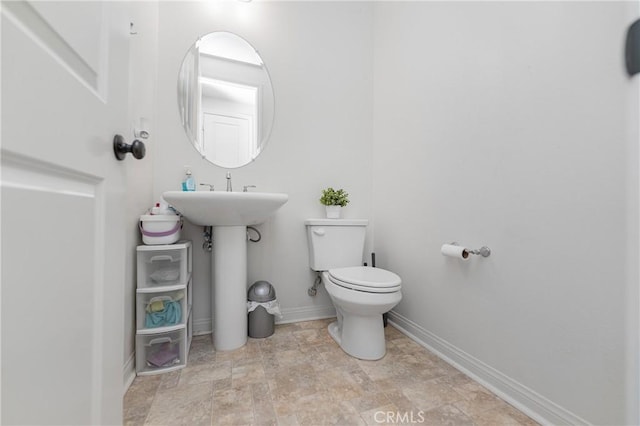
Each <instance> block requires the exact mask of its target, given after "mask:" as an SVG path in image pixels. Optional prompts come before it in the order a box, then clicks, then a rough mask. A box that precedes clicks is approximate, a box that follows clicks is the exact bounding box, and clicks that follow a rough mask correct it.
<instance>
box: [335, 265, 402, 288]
mask: <svg viewBox="0 0 640 426" xmlns="http://www.w3.org/2000/svg"><path fill="white" fill-rule="evenodd" d="M329 278H330V279H331V281H332V282H333V283H334V284H336V285H339V286H342V287H346V288H350V289H353V290H359V291H365V292H369V293H392V292H394V291H398V290H400V287H401V286H400V284H401V283H402V280H401V279H400V277H399V276H397V275H396V274H394V273H393V272H391V271H387V270H386V269H380V268H371V267H366V266H351V267H348V268H336V269H330V270H329Z"/></svg>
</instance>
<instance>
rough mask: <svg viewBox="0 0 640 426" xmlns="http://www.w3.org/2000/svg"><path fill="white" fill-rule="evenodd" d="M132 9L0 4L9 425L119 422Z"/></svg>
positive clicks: (4, 418) (5, 418)
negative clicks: (120, 147) (116, 141)
mask: <svg viewBox="0 0 640 426" xmlns="http://www.w3.org/2000/svg"><path fill="white" fill-rule="evenodd" d="M125 9H126V5H125V4H124V3H120V2H89V1H88V2H66V3H65V2H33V3H29V2H22V1H19V2H17V1H9V2H4V1H3V2H2V38H1V40H2V49H1V50H2V62H1V63H2V151H1V154H2V158H1V167H2V169H1V191H2V192H1V205H0V206H1V214H2V215H1V217H0V219H1V222H2V223H1V237H2V249H1V250H2V251H1V255H2V266H1V275H2V293H1V324H2V325H1V331H2V334H1V336H2V346H1V348H2V352H1V363H2V370H1V385H2V387H1V395H2V397H1V402H2V405H1V419H0V420H1V422H2V424H7V425H8V424H33V425H36V424H37V425H47V424H67V425H70V424H82V425H87V424H119V423H121V422H122V392H123V383H122V366H123V349H122V347H123V316H124V315H123V311H124V309H123V301H124V297H123V281H124V262H125V253H123V248H124V241H125V240H124V235H125V234H124V232H125V231H124V228H123V226H122V223H123V218H122V213H121V209H122V208H123V206H122V200H123V198H124V197H123V195H124V185H125V182H124V168H123V163H122V162H118V161H117V160H116V159H115V157H114V154H113V150H112V139H113V136H114V134H116V133H119V134H122V135H128V132H129V131H128V129H127V123H128V120H127V114H128V113H127V107H128V103H127V102H128V99H127V97H128V96H127V93H128V92H127V91H128V88H127V85H128V84H127V83H128V76H127V74H128V69H129V67H128V48H129V47H128V43H129V37H130V35H129V20H128V17H127V15H126V10H125ZM127 142H130V140H128V141H127ZM127 161H133V160H130V159H127Z"/></svg>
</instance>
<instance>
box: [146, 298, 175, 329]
mask: <svg viewBox="0 0 640 426" xmlns="http://www.w3.org/2000/svg"><path fill="white" fill-rule="evenodd" d="M163 303H164V309H163V310H161V311H158V312H147V315H146V318H145V322H144V325H145V327H147V328H156V327H165V326H169V325H176V324H178V323H179V322H180V320H181V319H182V307H180V302H176V301H171V300H164V301H163Z"/></svg>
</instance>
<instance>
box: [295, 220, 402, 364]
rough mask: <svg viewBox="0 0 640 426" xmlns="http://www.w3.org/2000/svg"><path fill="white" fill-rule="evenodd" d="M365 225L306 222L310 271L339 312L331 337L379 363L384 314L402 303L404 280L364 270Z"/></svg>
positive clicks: (354, 353)
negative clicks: (317, 274) (316, 277)
mask: <svg viewBox="0 0 640 426" xmlns="http://www.w3.org/2000/svg"><path fill="white" fill-rule="evenodd" d="M367 224H368V221H367V220H366V219H308V220H306V221H305V225H306V227H307V239H308V242H309V266H310V267H311V269H313V270H314V271H317V272H318V273H319V274H320V277H321V279H322V283H323V284H324V287H325V289H326V290H327V293H328V294H329V296H330V297H331V301H332V302H333V306H334V307H335V308H336V316H337V320H336V321H335V322H333V323H331V324H329V327H328V331H329V335H330V336H331V337H332V338H333V340H335V341H336V342H337V343H338V345H340V347H341V348H342V350H344V351H345V352H346V353H348V354H349V355H351V356H353V357H356V358H360V359H365V360H376V359H380V358H382V357H383V356H384V355H385V353H386V347H385V338H384V324H383V320H382V314H383V313H385V312H388V311H390V310H391V309H393V307H394V306H396V305H397V304H398V302H400V300H401V299H402V292H401V283H402V280H401V279H400V277H399V276H398V275H396V274H394V273H393V272H390V271H387V270H385V269H380V268H372V267H366V266H358V265H362V254H363V251H364V241H365V234H366V226H367Z"/></svg>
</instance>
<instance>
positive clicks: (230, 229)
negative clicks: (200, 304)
mask: <svg viewBox="0 0 640 426" xmlns="http://www.w3.org/2000/svg"><path fill="white" fill-rule="evenodd" d="M211 256H212V258H211V268H212V270H211V277H212V278H213V286H212V290H213V291H212V303H211V307H212V310H213V312H212V315H211V317H212V321H213V324H212V325H213V327H212V330H213V345H214V347H215V349H216V350H217V351H230V350H233V349H238V348H240V347H242V346H244V345H245V343H247V227H246V226H214V227H213V252H212V254H211Z"/></svg>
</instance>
